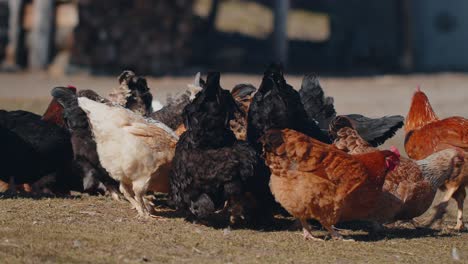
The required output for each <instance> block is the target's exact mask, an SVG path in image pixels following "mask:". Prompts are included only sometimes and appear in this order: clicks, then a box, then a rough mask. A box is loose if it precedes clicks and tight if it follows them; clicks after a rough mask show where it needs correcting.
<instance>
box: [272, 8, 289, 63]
mask: <svg viewBox="0 0 468 264" xmlns="http://www.w3.org/2000/svg"><path fill="white" fill-rule="evenodd" d="M274 1H275V3H274V7H273V9H274V32H273V45H274V53H275V54H274V56H275V59H276V61H277V62H282V63H283V64H284V65H286V64H287V63H288V11H289V0H274Z"/></svg>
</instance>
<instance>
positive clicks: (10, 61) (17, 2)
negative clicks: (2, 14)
mask: <svg viewBox="0 0 468 264" xmlns="http://www.w3.org/2000/svg"><path fill="white" fill-rule="evenodd" d="M23 5H24V1H23V0H9V1H8V9H9V17H8V44H7V47H6V54H5V61H4V63H3V66H4V67H5V68H8V69H16V68H17V67H18V64H19V62H18V57H19V55H18V53H19V52H20V46H21V43H20V42H21V41H20V39H21V32H22V22H23V10H24V9H23Z"/></svg>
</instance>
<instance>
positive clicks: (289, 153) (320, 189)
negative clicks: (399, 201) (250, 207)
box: [261, 129, 399, 239]
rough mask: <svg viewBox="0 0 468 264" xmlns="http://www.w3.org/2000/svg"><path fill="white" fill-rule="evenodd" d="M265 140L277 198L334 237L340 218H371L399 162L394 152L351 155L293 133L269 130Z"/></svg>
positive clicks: (306, 230)
mask: <svg viewBox="0 0 468 264" xmlns="http://www.w3.org/2000/svg"><path fill="white" fill-rule="evenodd" d="M261 142H262V144H263V149H264V153H265V160H266V163H267V165H268V166H269V167H270V169H271V179H270V189H271V191H272V193H273V195H274V196H275V199H276V200H277V201H278V202H279V203H280V204H281V205H282V206H283V207H284V208H285V209H286V210H287V211H288V212H289V213H290V214H291V215H293V216H294V217H296V218H298V219H299V220H300V221H301V224H302V226H303V231H304V238H306V239H317V238H315V237H313V236H312V234H311V233H310V231H311V230H310V227H309V226H308V224H307V219H311V218H313V219H316V220H318V221H319V222H320V223H321V224H322V226H323V227H324V228H325V229H327V231H328V232H329V233H330V234H331V236H332V238H334V239H342V236H341V235H340V234H339V233H338V232H337V231H336V230H334V229H333V225H334V224H336V223H337V222H338V221H339V220H340V219H347V220H359V219H360V218H361V217H365V216H366V215H368V214H369V212H368V209H369V208H372V207H373V206H374V205H375V203H376V201H377V200H378V199H377V198H378V196H379V195H380V194H381V193H382V192H381V190H382V185H383V183H384V179H385V175H386V174H387V172H388V171H390V170H392V169H393V168H394V167H395V166H396V165H397V163H398V162H399V156H398V155H397V154H396V153H394V152H391V151H375V152H372V153H367V154H361V155H354V156H352V155H349V154H347V153H345V152H343V151H340V150H338V149H336V148H335V147H334V146H331V145H327V144H325V143H322V142H320V141H318V140H315V139H313V138H310V137H308V136H306V135H304V134H302V133H299V132H297V131H294V130H291V129H284V130H269V131H268V132H267V133H266V134H265V136H263V137H262V139H261Z"/></svg>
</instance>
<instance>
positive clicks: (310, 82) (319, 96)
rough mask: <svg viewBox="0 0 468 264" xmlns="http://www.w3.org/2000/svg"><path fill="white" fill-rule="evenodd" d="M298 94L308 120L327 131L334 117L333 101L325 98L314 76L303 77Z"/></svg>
mask: <svg viewBox="0 0 468 264" xmlns="http://www.w3.org/2000/svg"><path fill="white" fill-rule="evenodd" d="M299 94H300V95H301V101H302V104H303V105H304V109H305V111H306V113H307V115H308V116H309V118H311V119H314V120H316V121H317V122H318V125H319V127H320V128H321V129H327V128H328V126H329V123H330V121H331V120H332V119H333V118H334V117H335V116H336V111H335V106H334V105H333V103H334V101H333V97H328V96H325V94H324V92H323V89H322V87H321V86H320V82H319V79H318V77H317V76H316V75H315V74H307V75H306V76H304V79H303V80H302V85H301V89H300V90H299Z"/></svg>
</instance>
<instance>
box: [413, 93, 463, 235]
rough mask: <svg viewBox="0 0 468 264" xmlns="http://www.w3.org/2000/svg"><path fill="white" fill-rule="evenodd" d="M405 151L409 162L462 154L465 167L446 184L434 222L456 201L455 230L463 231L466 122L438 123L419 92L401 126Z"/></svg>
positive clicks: (429, 106)
mask: <svg viewBox="0 0 468 264" xmlns="http://www.w3.org/2000/svg"><path fill="white" fill-rule="evenodd" d="M405 132H406V136H405V149H406V153H408V156H409V157H410V158H412V159H416V160H420V159H424V158H426V157H427V156H429V155H431V154H432V153H434V152H437V151H440V150H443V149H447V148H457V149H460V150H462V151H464V152H465V165H464V168H463V169H462V171H461V172H460V175H458V176H457V177H453V178H451V179H450V180H448V181H447V182H446V183H445V185H444V186H443V189H444V190H446V193H445V195H444V198H443V199H442V202H441V203H440V204H439V205H438V206H437V207H436V208H437V209H436V210H437V212H436V214H435V215H434V219H432V221H431V222H434V221H435V220H438V219H439V218H441V217H442V216H443V214H444V213H445V211H446V208H447V205H448V202H449V200H450V198H453V199H454V200H456V201H457V207H458V214H457V224H456V226H455V227H454V228H455V229H457V230H463V229H465V225H464V223H463V203H464V200H465V197H466V191H465V187H466V186H467V185H468V160H467V158H466V157H468V155H466V152H467V151H468V120H467V119H466V118H463V117H458V116H454V117H449V118H445V119H442V120H440V119H439V118H438V117H437V115H436V114H435V112H434V110H433V109H432V106H431V104H430V103H429V99H428V98H427V96H426V95H425V94H424V93H423V92H422V91H421V90H420V89H419V87H418V89H417V90H416V92H415V93H414V95H413V99H412V102H411V107H410V110H409V112H408V116H407V117H406V122H405Z"/></svg>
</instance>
